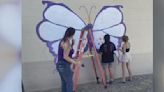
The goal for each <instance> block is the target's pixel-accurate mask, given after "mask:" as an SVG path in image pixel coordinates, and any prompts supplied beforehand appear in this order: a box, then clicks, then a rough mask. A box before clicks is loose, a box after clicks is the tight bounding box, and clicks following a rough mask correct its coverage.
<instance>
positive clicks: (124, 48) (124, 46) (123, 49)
mask: <svg viewBox="0 0 164 92" xmlns="http://www.w3.org/2000/svg"><path fill="white" fill-rule="evenodd" d="M122 53H123V54H125V53H126V44H125V43H124V44H123V48H122Z"/></svg>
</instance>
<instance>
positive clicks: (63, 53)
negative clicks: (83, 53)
mask: <svg viewBox="0 0 164 92" xmlns="http://www.w3.org/2000/svg"><path fill="white" fill-rule="evenodd" d="M74 34H75V29H74V28H71V27H70V28H68V29H67V30H66V32H65V35H64V37H63V39H62V40H61V42H60V44H59V49H58V63H57V65H56V66H57V70H58V72H59V75H60V78H61V84H62V87H61V88H62V92H73V80H72V77H73V72H72V70H71V64H78V62H76V61H75V60H73V59H72V54H73V52H74V50H73V48H72V47H73V44H74V41H73V39H72V38H73V35H74Z"/></svg>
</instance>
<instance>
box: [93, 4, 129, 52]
mask: <svg viewBox="0 0 164 92" xmlns="http://www.w3.org/2000/svg"><path fill="white" fill-rule="evenodd" d="M120 7H122V6H119V5H118V6H105V7H103V8H102V10H101V11H100V12H99V13H98V14H97V16H96V19H95V21H94V24H93V36H94V42H95V44H96V48H97V49H99V48H100V45H101V44H102V43H103V42H104V40H103V37H104V35H105V34H109V35H111V41H112V42H113V43H114V44H115V45H116V46H117V45H118V38H119V37H121V36H123V35H124V34H125V30H126V27H125V24H124V22H123V14H122V12H121V10H120Z"/></svg>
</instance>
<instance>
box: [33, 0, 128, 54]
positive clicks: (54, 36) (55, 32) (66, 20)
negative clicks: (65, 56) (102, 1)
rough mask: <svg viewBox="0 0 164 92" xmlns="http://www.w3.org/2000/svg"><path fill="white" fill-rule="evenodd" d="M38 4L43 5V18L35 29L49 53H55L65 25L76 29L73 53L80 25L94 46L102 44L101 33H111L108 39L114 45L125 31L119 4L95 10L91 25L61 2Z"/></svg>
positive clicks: (80, 28) (65, 27)
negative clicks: (88, 33) (88, 34)
mask: <svg viewBox="0 0 164 92" xmlns="http://www.w3.org/2000/svg"><path fill="white" fill-rule="evenodd" d="M42 3H43V4H46V5H47V6H46V8H45V10H44V11H43V19H42V20H41V21H40V22H39V23H38V25H37V28H36V31H37V35H38V36H39V38H40V39H41V40H42V41H43V42H45V43H46V44H47V47H48V48H49V51H50V53H51V54H52V55H53V56H56V55H57V54H58V46H59V43H60V40H61V39H62V37H63V35H64V33H65V31H66V29H67V28H68V27H73V28H75V29H76V32H75V35H74V39H75V46H74V49H75V53H76V52H77V50H76V49H77V45H78V43H79V40H78V39H80V38H79V37H80V33H81V32H82V31H83V29H84V28H88V29H90V30H91V31H92V35H93V38H94V44H95V46H96V48H97V49H99V47H100V45H101V44H102V43H103V37H104V35H105V34H109V35H111V41H112V42H113V43H114V44H115V45H116V46H117V45H118V41H119V38H120V37H122V36H123V35H124V34H125V31H126V27H125V24H124V22H123V13H122V12H121V10H120V8H122V6H121V5H115V6H104V7H103V8H102V9H101V10H100V11H99V12H98V14H97V16H96V18H95V20H94V22H93V24H91V23H88V24H87V23H85V22H84V21H83V20H82V19H81V18H80V16H78V15H77V14H76V13H74V12H73V11H72V10H71V9H70V8H68V7H67V6H66V5H64V4H63V3H54V2H51V1H42ZM88 39H89V38H88Z"/></svg>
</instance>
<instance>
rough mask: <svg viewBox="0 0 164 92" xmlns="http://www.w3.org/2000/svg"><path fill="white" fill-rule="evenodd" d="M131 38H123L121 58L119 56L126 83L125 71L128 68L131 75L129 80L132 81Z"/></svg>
mask: <svg viewBox="0 0 164 92" xmlns="http://www.w3.org/2000/svg"><path fill="white" fill-rule="evenodd" d="M128 40H129V38H128V36H123V37H122V43H121V48H120V56H119V61H120V63H121V65H122V82H123V83H125V82H126V78H125V69H126V68H127V70H128V73H129V78H128V80H129V81H131V80H132V73H131V69H130V61H131V55H130V43H129V41H128Z"/></svg>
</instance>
